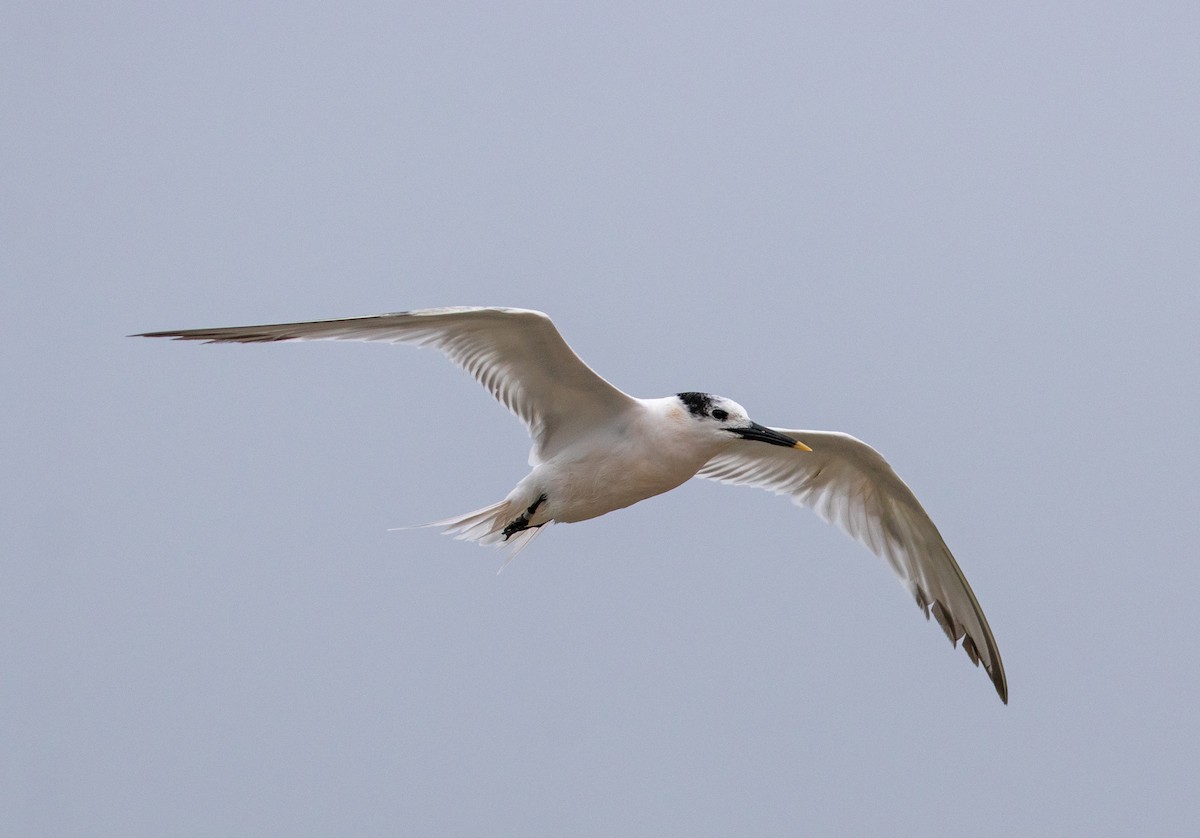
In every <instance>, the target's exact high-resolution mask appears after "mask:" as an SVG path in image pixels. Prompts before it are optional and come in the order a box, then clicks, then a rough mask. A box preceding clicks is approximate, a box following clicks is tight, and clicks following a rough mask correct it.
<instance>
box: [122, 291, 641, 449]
mask: <svg viewBox="0 0 1200 838" xmlns="http://www.w3.org/2000/svg"><path fill="white" fill-rule="evenodd" d="M134 337H148V338H174V339H176V340H200V341H206V342H208V343H269V342H274V341H287V340H362V341H383V342H387V343H407V344H412V345H413V346H418V347H425V346H429V347H433V348H434V349H439V350H441V351H442V352H444V353H445V354H446V355H447V356H448V357H449V358H450V360H451V361H453V362H454V363H455V364H457V365H458V366H460V367H462V368H463V369H465V370H466V371H467V372H469V373H470V374H471V375H473V376H474V377H475V378H476V379H477V380H478V381H479V383H481V384H482V385H483V386H484V387H486V388H487V389H488V390H489V391H490V392H491V394H492V395H493V396H495V397H496V398H497V399H498V400H499V401H500V402H501V403H502V404H503V405H504V406H505V407H507V408H508V409H509V410H511V411H512V412H513V413H515V414H516V415H517V416H519V417H520V418H521V420H522V421H523V422H524V423H525V427H526V428H527V429H528V430H529V435H530V436H531V437H532V438H533V442H534V446H533V451H532V452H531V453H530V459H531V460H532V461H534V462H537V461H539V460H542V459H546V458H548V457H551V456H553V455H554V453H555V452H556V451H558V450H560V449H561V448H562V447H563V446H564V445H567V444H569V443H570V442H571V440H573V439H575V438H577V437H578V436H580V435H581V434H585V433H587V432H588V430H589V429H590V428H591V427H592V426H593V425H594V424H596V423H601V422H604V421H605V420H606V419H609V418H611V417H612V416H613V414H614V413H615V412H618V411H622V410H626V409H629V408H631V407H632V406H633V404H634V403H635V400H634V399H633V398H632V397H631V396H628V395H626V394H625V393H623V392H621V391H620V390H618V389H617V388H616V387H613V386H612V385H611V384H609V383H608V382H607V381H605V380H604V379H603V378H601V377H600V376H599V375H597V374H596V373H595V372H593V371H592V370H591V368H590V367H588V365H587V364H585V363H584V362H583V361H582V360H580V358H579V356H578V355H576V354H575V353H574V351H572V349H571V347H570V346H568V345H567V342H566V341H565V340H563V338H562V335H560V334H559V333H558V329H556V328H555V327H554V323H552V322H551V320H550V318H549V317H547V316H546V315H545V314H543V313H542V312H540V311H529V310H526V309H515V308H465V307H463V308H431V309H421V310H418V311H403V312H397V313H395V314H379V315H374V316H371V317H351V318H346V319H342V320H314V321H309V322H304V323H277V324H270V325H264V326H229V327H224V328H216V329H181V330H177V331H169V332H146V333H144V334H141V335H134Z"/></svg>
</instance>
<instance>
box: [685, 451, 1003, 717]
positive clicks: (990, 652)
mask: <svg viewBox="0 0 1200 838" xmlns="http://www.w3.org/2000/svg"><path fill="white" fill-rule="evenodd" d="M776 430H780V431H781V432H782V433H784V434H786V435H788V436H790V437H792V438H793V439H797V440H800V441H802V442H804V443H805V444H806V445H808V446H809V447H810V448H812V453H806V452H801V451H798V450H796V449H788V448H780V447H778V446H771V445H753V444H745V445H743V444H739V443H735V444H734V445H731V446H730V447H729V448H728V449H727V450H726V451H725V452H724V453H721V454H719V455H717V456H716V457H714V458H713V459H712V460H710V461H709V462H708V463H707V464H706V465H705V466H704V467H703V468H702V469H701V470H700V472H699V476H700V477H706V478H709V479H711V480H719V481H722V482H725V483H733V484H738V485H745V486H756V487H758V488H762V489H767V490H769V491H772V492H775V493H776V494H783V495H789V496H790V497H791V498H792V500H793V502H795V503H797V504H800V505H803V506H808V507H810V508H812V509H813V511H815V512H816V513H817V514H818V515H820V516H821V517H822V518H824V519H825V520H826V521H829V522H831V523H834V524H836V525H837V526H839V527H840V528H841V529H842V530H843V531H845V532H846V533H847V534H849V535H850V536H852V537H853V538H854V539H856V540H857V541H859V542H860V543H862V544H863V545H864V546H866V547H867V548H868V549H869V550H870V551H871V552H872V553H874V554H875V555H877V556H879V557H880V558H882V559H884V560H885V561H887V563H888V564H889V565H891V567H892V569H893V570H894V571H895V572H896V574H897V575H898V576H899V577H900V579H901V581H902V582H903V583H904V585H905V587H907V588H908V590H909V591H910V592H911V593H912V595H913V597H914V598H915V599H916V601H917V604H918V605H919V606H920V607H921V609H922V610H923V611H924V612H925V616H926V617H929V615H930V614H932V615H933V617H934V618H935V619H936V620H937V622H938V625H940V626H941V627H942V630H943V631H945V633H946V636H947V637H949V638H950V642H951V643H955V644H956V643H957V642H958V640H959V639H960V638H961V639H962V642H963V644H962V645H963V649H964V650H965V651H966V653H967V655H968V656H969V657H970V658H971V660H972V662H974V663H975V664H976V665H978V664H980V663H982V664H983V667H984V669H985V670H986V671H987V673H988V676H989V677H990V678H991V679H992V683H993V684H994V685H995V687H996V692H997V693H999V694H1000V698H1001V699H1002V700H1003V701H1004V702H1005V703H1006V704H1007V703H1008V682H1007V680H1006V679H1005V676H1004V664H1003V663H1002V662H1001V660H1000V652H999V650H998V649H997V648H996V640H995V638H994V637H993V636H992V631H991V628H990V627H989V626H988V622H987V618H986V617H985V616H984V614H983V609H982V608H980V606H979V601H978V600H977V599H976V598H975V594H974V592H972V590H971V586H970V585H969V584H968V583H967V579H966V577H965V576H963V572H962V570H961V569H960V568H959V566H958V563H957V562H956V561H955V560H954V556H953V555H952V554H951V553H950V550H949V548H947V547H946V543H945V541H943V540H942V536H941V534H940V533H939V532H938V530H937V527H936V526H934V523H933V521H932V520H930V518H929V516H928V515H927V514H926V512H925V510H924V509H922V508H921V504H920V503H919V502H918V501H917V498H916V496H915V495H913V493H912V491H911V490H910V489H909V488H908V486H907V485H905V483H904V481H903V480H901V479H900V477H899V476H898V475H897V474H896V472H895V471H893V470H892V467H891V466H890V465H888V463H887V461H886V460H884V459H883V457H882V456H881V455H880V454H879V452H877V451H876V450H875V449H874V448H871V447H870V446H869V445H867V444H866V443H864V442H861V441H860V440H857V439H855V438H854V437H852V436H849V435H847V434H841V433H833V432H828V431H801V430H783V429H776Z"/></svg>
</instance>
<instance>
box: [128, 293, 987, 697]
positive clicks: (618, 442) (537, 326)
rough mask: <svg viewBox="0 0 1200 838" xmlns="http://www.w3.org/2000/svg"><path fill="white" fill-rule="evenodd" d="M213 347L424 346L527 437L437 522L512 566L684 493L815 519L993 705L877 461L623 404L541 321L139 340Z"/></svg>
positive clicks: (495, 312)
mask: <svg viewBox="0 0 1200 838" xmlns="http://www.w3.org/2000/svg"><path fill="white" fill-rule="evenodd" d="M134 337H165V338H174V339H177V340H201V341H207V342H209V343H226V342H235V343H267V342H273V341H288V340H361V341H385V342H389V343H407V344H412V345H414V346H419V347H423V346H431V347H433V348H435V349H439V350H441V351H442V352H444V353H445V354H446V355H447V356H448V357H449V358H450V360H451V361H453V362H454V363H455V364H457V365H458V366H460V367H462V368H463V369H465V370H466V371H467V372H469V373H470V374H471V375H473V376H474V377H475V378H476V379H477V380H478V381H479V382H480V383H481V384H483V386H484V387H486V388H487V389H488V390H489V391H490V392H491V393H492V395H493V396H495V397H496V398H497V399H498V400H499V401H500V402H502V403H503V404H504V405H505V406H506V407H507V408H508V409H509V410H511V411H512V412H513V413H515V414H516V415H517V416H518V417H520V419H521V420H522V421H523V422H524V423H525V426H526V428H527V429H528V431H529V435H530V436H531V437H532V438H533V449H532V450H531V451H530V453H529V464H530V465H531V466H532V467H533V468H532V471H530V472H529V474H528V475H526V476H525V478H524V479H523V480H521V481H520V482H519V483H518V484H517V485H516V488H514V489H513V490H512V491H511V492H509V494H508V497H506V498H505V499H504V500H502V501H500V502H499V503H495V504H492V505H491V506H487V507H484V508H483V509H479V510H476V511H474V512H470V513H468V514H466V515H462V516H459V517H456V518H450V519H447V520H445V521H438V522H435V523H434V524H431V525H430V526H441V527H444V528H445V531H446V532H447V533H451V534H454V535H456V536H457V537H458V538H463V539H467V540H469V541H475V542H478V543H480V544H507V545H509V546H511V547H512V548H513V553H514V554H515V552H516V551H517V550H520V549H521V548H522V547H524V546H525V545H526V544H528V543H529V541H531V540H532V539H533V537H534V536H535V535H536V534H537V533H538V532H539V531H540V529H541V527H543V526H545V525H546V524H550V523H555V522H557V523H572V522H575V521H585V520H587V519H589V518H595V517H597V516H599V515H604V514H605V513H608V512H612V511H613V510H615V509H623V508H624V507H627V506H630V505H632V504H634V503H637V502H638V501H641V500H645V499H646V498H649V497H653V496H654V495H658V494H661V493H663V492H666V491H669V490H671V489H674V488H675V487H676V486H679V485H680V484H682V483H684V482H685V481H687V480H689V479H691V478H692V477H696V476H699V477H705V478H708V479H710V480H718V481H721V482H725V483H733V484H738V485H744V486H757V487H759V488H762V489H767V490H769V491H772V492H775V493H776V494H783V495H788V496H790V497H791V499H792V501H793V502H794V503H796V504H799V505H802V506H808V507H811V508H812V509H813V510H814V511H815V512H816V513H817V514H818V515H820V516H821V517H822V518H824V519H825V520H826V521H830V522H832V523H835V524H837V525H838V526H839V527H841V529H842V530H844V531H845V532H846V533H847V534H849V535H850V536H852V537H853V538H855V539H856V540H858V541H859V542H860V543H862V544H863V545H864V546H866V547H867V548H868V549H869V550H871V552H873V553H874V554H875V555H877V556H879V557H881V558H883V559H884V560H885V561H887V563H888V564H889V565H891V567H892V569H893V570H894V571H895V572H896V574H897V575H898V576H899V577H900V580H901V581H902V582H903V583H904V585H905V587H907V588H908V590H909V592H910V593H911V594H912V595H913V597H915V598H916V601H917V605H919V606H920V607H921V609H922V610H923V611H924V612H925V616H926V618H927V619H928V617H929V615H930V613H932V614H933V616H934V617H935V618H936V619H937V621H938V624H939V625H941V627H942V629H943V630H944V631H945V633H946V636H947V637H949V638H950V642H951V643H952V644H957V642H958V640H959V639H961V640H962V646H963V649H964V650H965V651H966V653H967V655H968V656H969V657H970V658H971V661H972V662H973V663H975V664H976V665H977V666H978V665H979V664H980V663H981V662H982V663H983V667H984V669H985V670H986V671H987V673H988V675H989V676H990V678H991V679H992V683H993V684H994V685H995V687H996V692H997V693H999V694H1000V698H1001V700H1003V701H1004V703H1006V704H1007V703H1008V684H1007V681H1006V680H1005V677H1004V665H1003V663H1001V661H1000V652H999V650H998V649H997V648H996V640H995V638H994V637H993V636H992V631H991V629H990V628H989V627H988V622H987V618H986V617H985V616H984V614H983V609H982V608H980V606H979V602H978V600H976V599H975V594H974V593H973V592H972V591H971V586H970V585H969V584H967V580H966V577H964V576H963V573H962V570H960V569H959V567H958V563H957V562H955V560H954V557H953V556H952V555H951V554H950V550H949V549H948V548H947V547H946V544H945V542H944V541H943V540H942V537H941V535H940V534H939V533H938V530H937V527H935V526H934V524H933V521H931V520H930V519H929V516H928V515H927V514H926V513H925V510H924V509H922V508H921V504H920V503H919V502H918V501H917V499H916V497H915V496H914V495H913V493H912V492H911V491H910V490H909V488H908V486H907V485H905V483H904V482H903V481H902V480H901V479H900V478H899V476H897V474H896V473H895V472H894V471H893V470H892V468H891V466H889V465H888V463H887V462H886V461H885V460H884V459H883V457H882V456H880V455H879V453H878V452H877V451H875V449H873V448H871V447H870V446H869V445H867V444H866V443H864V442H860V441H859V440H857V439H855V438H854V437H852V436H849V435H847V434H843V433H836V432H831V431H807V430H786V429H780V428H767V427H764V426H762V425H759V424H757V423H755V422H752V421H750V417H749V416H748V415H747V413H746V410H745V408H743V407H742V406H741V405H740V404H738V403H737V402H734V401H731V400H729V399H726V398H722V397H721V396H714V395H709V394H707V393H694V392H688V393H678V394H676V395H674V396H667V397H666V398H661V399H639V398H635V397H633V396H630V395H627V394H626V393H623V392H622V391H620V390H618V389H617V388H616V387H614V386H612V385H611V384H609V383H608V382H607V381H605V380H604V379H603V378H601V377H600V376H599V375H597V374H596V373H595V372H593V371H592V370H591V368H589V367H588V366H587V364H585V363H584V362H583V361H582V360H580V358H579V356H578V355H576V354H575V353H574V352H573V351H572V350H571V348H570V347H569V346H568V345H567V343H566V341H564V340H563V338H562V335H560V334H559V332H558V329H556V328H555V327H554V324H553V323H552V322H551V320H550V318H549V317H548V316H546V315H545V314H543V313H542V312H540V311H529V310H525V309H513V308H465V307H464V308H436V309H423V310H418V311H406V312H399V313H395V314H381V315H376V316H371V317H352V318H347V319H341V320H318V321H310V322H304V323H280V324H271V325H264V326H232V327H227V328H216V329H183V330H179V331H170V332H147V333H144V334H141V335H134Z"/></svg>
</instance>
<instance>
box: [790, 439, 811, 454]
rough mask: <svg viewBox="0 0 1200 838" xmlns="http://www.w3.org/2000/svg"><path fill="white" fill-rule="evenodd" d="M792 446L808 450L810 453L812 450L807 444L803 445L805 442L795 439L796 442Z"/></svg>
mask: <svg viewBox="0 0 1200 838" xmlns="http://www.w3.org/2000/svg"><path fill="white" fill-rule="evenodd" d="M792 447H793V448H799V449H800V450H801V451H808V452H810V453H811V452H812V449H811V448H809V447H808V446H807V445H805V444H804V443H803V442H801V441H800V440H796V444H795V445H793V446H792Z"/></svg>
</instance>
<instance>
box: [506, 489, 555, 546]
mask: <svg viewBox="0 0 1200 838" xmlns="http://www.w3.org/2000/svg"><path fill="white" fill-rule="evenodd" d="M545 502H546V494H545V492H543V493H542V494H540V495H538V499H537V500H535V501H534V502H533V503H531V504H530V505H529V508H528V509H526V510H525V511H524V512H522V513H521V515H520V516H519V517H518V518H516V519H515V520H513V522H512V523H510V524H509V525H508V526H507V527H505V528H504V530H503V534H504V540H505V541H508V539H509V538H510V537H511V536H513V535H515V534H517V533H519V532H520V531H521V530H527V529H529V519H530V518H532V517H533V513H535V512H537V510H538V507H539V506H541V505H542V504H543V503H545ZM539 526H540V525H539Z"/></svg>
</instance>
